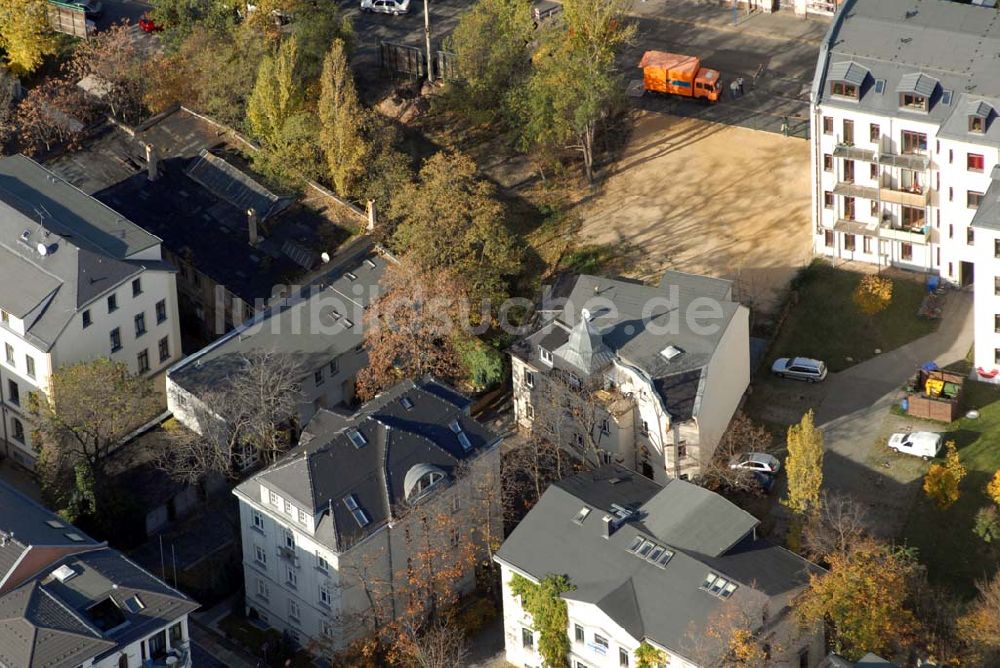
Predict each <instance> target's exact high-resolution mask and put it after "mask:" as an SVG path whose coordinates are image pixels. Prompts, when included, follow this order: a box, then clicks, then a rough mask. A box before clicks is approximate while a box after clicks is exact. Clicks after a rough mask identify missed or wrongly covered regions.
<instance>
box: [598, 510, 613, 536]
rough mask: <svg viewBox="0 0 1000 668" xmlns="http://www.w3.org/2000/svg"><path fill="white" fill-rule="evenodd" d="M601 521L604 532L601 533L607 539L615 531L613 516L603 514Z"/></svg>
mask: <svg viewBox="0 0 1000 668" xmlns="http://www.w3.org/2000/svg"><path fill="white" fill-rule="evenodd" d="M601 521H602V522H604V533H603V534H602V535H603V536H604V539H605V540H607V539H608V538H611V534H613V533H614V532H615V518H614V516H613V515H605V516H604V517H602V518H601Z"/></svg>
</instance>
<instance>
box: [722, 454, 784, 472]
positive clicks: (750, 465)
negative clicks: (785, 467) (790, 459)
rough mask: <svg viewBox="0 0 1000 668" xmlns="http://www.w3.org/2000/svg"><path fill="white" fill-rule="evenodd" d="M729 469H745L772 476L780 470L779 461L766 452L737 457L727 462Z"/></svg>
mask: <svg viewBox="0 0 1000 668" xmlns="http://www.w3.org/2000/svg"><path fill="white" fill-rule="evenodd" d="M729 468H731V469H746V470H748V471H756V472H758V473H768V474H770V475H774V474H775V473H777V472H778V471H779V470H780V469H781V461H780V460H778V458H777V457H775V456H774V455H769V454H767V453H766V452H748V453H746V454H743V455H737V456H736V457H733V458H732V459H731V460H730V461H729Z"/></svg>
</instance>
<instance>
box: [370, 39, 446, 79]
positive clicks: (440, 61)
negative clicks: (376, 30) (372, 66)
mask: <svg viewBox="0 0 1000 668" xmlns="http://www.w3.org/2000/svg"><path fill="white" fill-rule="evenodd" d="M378 54H379V66H380V67H381V68H382V69H384V70H385V71H386V72H388V73H389V75H390V76H393V77H407V78H411V79H423V78H424V77H426V76H427V58H426V54H425V51H424V49H423V47H420V46H410V45H407V44H397V43H396V42H379V49H378ZM434 77H435V78H436V79H447V80H454V79H458V78H459V75H458V57H457V56H456V55H455V54H454V53H451V52H450V51H441V50H438V51H435V52H434Z"/></svg>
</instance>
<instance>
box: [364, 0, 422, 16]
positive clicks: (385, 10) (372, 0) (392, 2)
mask: <svg viewBox="0 0 1000 668" xmlns="http://www.w3.org/2000/svg"><path fill="white" fill-rule="evenodd" d="M361 11H363V12H372V13H374V14H392V15H393V16H399V15H400V14H405V13H407V12H408V11H410V0H361Z"/></svg>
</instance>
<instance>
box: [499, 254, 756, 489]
mask: <svg viewBox="0 0 1000 668" xmlns="http://www.w3.org/2000/svg"><path fill="white" fill-rule="evenodd" d="M542 314H543V322H542V324H541V326H540V328H539V329H538V330H537V331H535V332H534V333H532V334H530V335H529V336H527V337H525V338H524V339H522V340H521V341H519V342H518V343H516V344H515V345H514V346H512V347H511V351H510V352H511V367H512V375H513V390H514V414H515V417H516V419H517V423H518V426H519V427H520V428H521V430H522V431H525V432H529V433H534V434H536V436H538V437H542V438H546V439H549V440H555V441H558V445H560V446H564V447H568V448H575V449H576V450H580V449H590V448H594V447H596V448H597V449H598V450H599V451H600V454H601V458H602V459H603V460H604V461H615V462H618V463H620V464H624V465H625V466H629V467H633V468H635V469H637V470H640V471H642V472H643V474H644V475H646V476H647V477H649V478H652V479H654V480H657V481H659V482H665V481H666V480H667V479H669V478H676V477H681V478H688V477H691V476H694V475H697V473H698V472H699V470H700V466H701V464H702V462H706V461H708V460H709V459H710V458H711V457H712V454H713V453H714V451H715V446H716V445H718V443H719V439H720V438H721V437H722V434H723V433H724V432H725V430H726V427H727V426H728V425H729V421H730V420H731V419H732V417H733V414H734V413H735V412H736V409H737V407H738V406H739V403H740V400H741V398H742V396H743V393H744V392H745V391H746V388H747V386H748V385H749V383H750V330H749V311H748V310H747V308H746V307H744V306H742V305H740V304H738V303H736V302H734V301H733V295H732V283H731V282H730V281H726V280H722V279H718V278H711V277H708V276H697V275H693V274H685V273H681V272H676V271H668V272H666V273H664V275H663V276H662V278H661V280H660V284H659V285H657V286H648V285H642V284H638V283H633V282H627V281H618V280H613V279H608V278H603V277H599V276H580V277H578V278H577V279H576V282H575V284H574V285H573V288H572V290H571V292H570V294H569V296H568V298H566V299H565V300H563V301H562V302H561V303H560V304H558V305H557V306H556V307H555V308H549V307H548V306H547V305H545V304H543V306H542ZM582 384H586V385H587V386H590V387H593V388H595V389H596V391H594V392H593V394H592V396H593V402H594V403H596V404H597V406H596V407H594V408H587V409H586V412H587V413H588V414H584V415H581V414H579V413H580V411H574V410H572V409H571V410H569V411H567V410H565V409H564V407H563V406H562V405H561V404H562V403H569V402H570V401H571V400H570V401H567V402H563V401H562V400H563V396H567V395H563V394H562V393H563V392H565V388H567V387H576V386H580V385H582ZM560 388H562V389H560ZM586 401H591V399H590V398H588V399H586ZM598 410H600V411H601V413H600V415H595V414H594V413H596V412H597V411H598ZM588 456H589V455H588Z"/></svg>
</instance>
